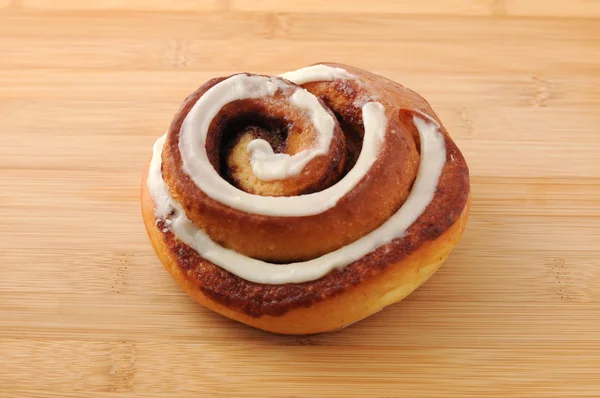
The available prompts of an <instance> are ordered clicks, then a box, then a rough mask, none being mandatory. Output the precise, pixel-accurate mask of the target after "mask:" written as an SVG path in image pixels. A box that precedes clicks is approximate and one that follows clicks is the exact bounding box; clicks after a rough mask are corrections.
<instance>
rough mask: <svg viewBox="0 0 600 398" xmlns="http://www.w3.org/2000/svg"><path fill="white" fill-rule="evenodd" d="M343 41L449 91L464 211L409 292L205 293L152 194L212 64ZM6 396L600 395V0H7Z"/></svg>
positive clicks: (285, 61) (3, 1)
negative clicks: (190, 279) (315, 313)
mask: <svg viewBox="0 0 600 398" xmlns="http://www.w3.org/2000/svg"><path fill="white" fill-rule="evenodd" d="M319 61H337V62H343V63H349V64H353V65H356V66H359V67H363V68H366V69H370V70H373V71H375V72H379V73H382V74H384V75H386V76H387V77H389V78H392V79H394V80H397V81H399V82H401V83H403V84H405V85H406V86H408V87H410V88H412V89H414V90H416V91H418V92H419V93H421V94H422V95H423V96H425V98H427V99H428V100H429V101H430V103H431V104H432V106H433V108H434V109H435V110H436V112H437V113H438V114H439V116H440V118H441V119H442V121H443V122H444V124H445V125H446V127H447V129H448V131H449V132H450V133H451V134H452V135H453V136H454V138H455V140H456V142H457V143H458V144H459V146H460V148H461V149H462V151H463V153H464V154H465V156H466V158H467V160H468V162H469V166H470V169H471V173H472V190H473V202H472V210H471V216H470V220H469V224H468V227H467V231H466V233H465V235H464V238H463V240H462V242H461V243H460V245H459V246H458V247H457V248H456V249H455V251H454V252H453V253H452V255H451V256H450V258H449V259H448V261H447V262H446V263H445V264H444V265H443V266H442V268H441V269H440V270H439V271H438V272H437V273H436V274H435V275H434V276H433V277H432V278H431V279H430V280H429V281H428V282H427V283H426V284H425V285H424V286H422V287H421V288H420V289H419V290H417V291H416V292H415V293H414V294H412V295H411V296H410V297H409V298H407V299H406V300H404V301H402V302H401V303H399V304H396V305H394V306H392V307H389V308H388V309H386V310H384V311H382V312H380V313H378V314H376V315H374V316H372V317H371V318H368V319H367V320H364V321H362V322H360V323H358V324H355V325H353V326H351V327H349V328H347V329H345V330H343V331H341V332H338V333H334V334H327V335H318V336H310V337H307V336H303V337H285V336H275V335H270V334H267V333H263V332H260V331H257V330H254V329H250V328H248V327H246V326H243V325H241V324H237V323H235V322H233V321H229V320H227V319H225V318H222V317H221V316H218V315H216V314H213V313H211V312H209V311H208V310H205V309H203V308H202V307H200V306H199V305H196V304H195V303H193V302H192V301H191V299H189V298H188V297H187V296H186V295H185V294H184V293H183V292H182V291H181V290H180V289H179V288H178V287H177V286H176V284H175V283H174V282H173V281H172V279H171V278H170V277H169V276H168V274H167V273H166V272H165V271H164V270H163V268H162V267H161V265H160V264H159V262H158V260H157V259H156V257H155V255H154V254H153V252H152V249H151V247H150V244H149V242H148V240H147V237H146V233H145V231H144V228H143V225H142V221H141V215H140V210H139V204H138V195H139V184H140V177H141V172H142V169H143V167H144V165H145V162H146V161H147V160H148V158H149V156H150V151H151V146H152V144H153V142H154V140H155V139H156V138H157V137H158V136H159V135H160V134H161V133H162V132H164V130H165V129H166V128H167V126H168V124H169V123H170V120H171V117H172V116H173V114H174V113H175V111H176V110H177V108H178V107H179V104H180V103H181V101H182V100H183V99H184V98H185V97H186V96H187V94H189V93H190V92H191V91H193V90H194V89H195V88H196V87H197V86H198V85H200V84H201V83H203V82H204V81H205V80H207V79H208V78H211V77H215V76H221V75H226V74H229V73H233V72H239V71H248V72H257V73H267V74H271V73H280V72H283V71H286V70H291V69H295V68H297V67H301V66H305V65H308V64H311V63H314V62H319ZM0 122H1V126H2V128H1V134H2V145H0V227H1V228H0V231H1V232H0V397H11V398H12V397H19V398H21V397H22V398H28V397H31V398H33V397H36V398H38V397H86V398H94V397H103V396H120V397H126V398H130V397H188V396H189V397H192V396H194V397H196V396H227V397H229V396H244V397H267V396H269V397H270V396H290V397H291V396H315V397H316V396H322V397H334V396H356V397H401V396H402V397H408V396H410V397H429V396H444V397H466V396H472V397H482V396H503V397H507V396H514V397H524V396H531V397H584V396H585V397H590V396H600V157H599V155H598V153H599V152H600V129H599V126H600V2H598V1H585V0H571V1H558V0H556V1H555V0H550V1H542V0H539V1H536V0H465V1H462V0H460V1H459V0H450V1H442V0H439V1H421V2H419V1H392V0H386V1H379V2H360V1H354V0H329V1H317V0H309V1H289V2H284V1H279V0H254V1H242V0H181V1H176V2H175V1H173V2H171V1H166V0H123V1H117V0H95V1H91V0H89V1H84V0H79V1H77V0H12V1H11V0H0Z"/></svg>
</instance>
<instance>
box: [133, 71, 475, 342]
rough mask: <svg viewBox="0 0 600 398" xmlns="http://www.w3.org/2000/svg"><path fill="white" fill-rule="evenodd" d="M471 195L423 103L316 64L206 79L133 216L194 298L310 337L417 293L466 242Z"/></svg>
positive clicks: (161, 152) (164, 146)
mask: <svg viewBox="0 0 600 398" xmlns="http://www.w3.org/2000/svg"><path fill="white" fill-rule="evenodd" d="M469 192H470V189H469V172H468V167H467V164H466V161H465V159H464V157H463V156H462V154H461V153H460V151H459V150H458V148H457V147H456V145H455V144H454V143H453V141H452V140H451V138H450V136H449V135H448V134H447V132H446V131H445V129H444V128H443V126H442V124H441V122H440V121H439V120H438V118H437V116H436V115H435V114H434V113H433V110H432V109H431V107H430V106H429V104H428V103H427V102H426V101H425V100H424V99H423V98H422V97H420V96H419V95H418V94H416V93H414V92H413V91H411V90H409V89H407V88H405V87H403V86H401V85H399V84H397V83H395V82H392V81H390V80H388V79H386V78H384V77H382V76H379V75H376V74H373V73H370V72H367V71H364V70H361V69H358V68H354V67H350V66H347V65H340V64H317V65H313V66H309V67H306V68H302V69H299V70H297V71H294V72H289V73H284V74H282V75H280V76H262V75H254V74H248V73H240V74H235V75H232V76H229V77H225V78H216V79H212V80H210V81H208V82H206V83H205V84H203V85H202V86H201V87H200V88H199V89H198V90H196V91H195V92H194V93H193V94H191V95H190V96H189V97H188V98H187V99H186V101H185V102H184V104H183V105H182V107H181V108H180V110H179V111H178V113H177V114H176V116H175V118H174V119H173V122H172V123H171V126H170V128H169V130H168V132H167V133H166V134H165V135H164V136H163V137H161V138H159V139H158V140H157V141H156V143H155V145H154V154H153V157H152V160H151V161H150V164H149V166H148V168H147V171H146V173H145V175H144V183H143V184H142V209H143V215H144V220H145V224H146V228H147V231H148V234H149V236H150V239H151V241H152V244H153V247H154V249H155V251H156V253H157V254H158V256H159V258H160V259H161V261H162V263H163V265H164V266H165V268H166V269H167V270H168V271H169V272H170V273H171V275H172V276H173V277H174V278H175V279H176V280H177V281H178V283H179V284H180V285H181V286H182V287H183V288H184V290H186V291H187V292H188V293H189V294H190V295H191V296H192V297H194V298H195V299H196V300H197V301H198V302H200V303H201V304H203V305H205V306H207V307H208V308H211V309H213V310H215V311H217V312H219V313H221V314H223V315H225V316H228V317H230V318H233V319H236V320H238V321H241V322H244V323H246V324H249V325H252V326H255V327H258V328H261V329H264V330H269V331H273V332H279V333H294V334H304V333H317V332H323V331H329V330H334V329H338V328H340V327H343V326H346V325H348V324H350V323H352V322H355V321H356V320H358V319H362V318H364V317H366V316H368V315H370V314H372V313H373V312H376V311H378V310H379V309H381V308H383V307H385V306H387V305H389V304H391V303H393V302H396V301H399V300H400V299H402V298H403V297H405V296H406V295H407V294H409V293H410V292H412V291H413V290H414V289H415V288H417V287H418V286H419V285H420V284H421V283H423V282H424V281H425V280H426V279H427V278H428V277H429V276H430V275H431V274H433V272H435V270H436V269H437V267H438V266H439V265H440V264H441V263H442V262H443V261H444V259H445V258H446V256H447V255H448V254H449V253H450V251H451V249H452V248H453V247H454V245H456V243H457V242H458V240H459V238H460V236H461V235H462V231H463V229H464V226H465V224H466V219H467V213H468V204H469Z"/></svg>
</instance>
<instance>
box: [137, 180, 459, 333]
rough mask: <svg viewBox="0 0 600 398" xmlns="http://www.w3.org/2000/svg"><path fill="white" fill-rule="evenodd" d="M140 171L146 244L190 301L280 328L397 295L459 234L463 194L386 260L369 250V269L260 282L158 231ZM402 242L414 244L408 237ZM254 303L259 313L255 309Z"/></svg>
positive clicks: (303, 325)
mask: <svg viewBox="0 0 600 398" xmlns="http://www.w3.org/2000/svg"><path fill="white" fill-rule="evenodd" d="M146 178H147V170H146V172H145V173H144V176H143V179H142V195H141V197H142V213H143V218H144V223H145V225H146V230H147V232H148V236H149V237H150V241H151V243H152V247H153V248H154V251H155V252H156V254H157V256H158V257H159V259H160V261H161V263H162V264H163V266H164V267H165V269H166V270H167V271H168V272H169V274H170V275H171V276H172V277H173V278H174V279H175V281H176V282H177V284H178V285H179V286H181V287H182V288H183V289H184V290H185V291H186V293H188V294H189V295H190V296H191V297H192V298H193V299H194V300H196V301H197V302H198V303H200V304H202V305H203V306H205V307H207V308H209V309H211V310H213V311H215V312H217V313H219V314H221V315H223V316H226V317H228V318H231V319H234V320H236V321H239V322H243V323H245V324H247V325H250V326H253V327H256V328H259V329H263V330H266V331H269V332H273V333H282V334H314V333H322V332H328V331H334V330H337V329H339V328H343V327H345V326H348V325H350V324H352V323H354V322H357V321H359V320H361V319H363V318H365V317H367V316H369V315H371V314H373V313H375V312H377V311H379V310H381V309H383V308H384V307H386V306H388V305H390V304H393V303H395V302H397V301H400V300H402V299H403V298H404V297H406V296H407V295H408V294H410V293H411V292H412V291H413V290H415V289H416V288H417V287H419V286H420V285H421V284H422V283H424V282H425V281H426V280H427V279H428V278H429V277H430V276H431V275H433V273H434V272H435V271H436V270H437V269H438V267H439V266H440V265H441V264H442V263H443V262H444V260H445V259H446V257H447V256H448V255H449V254H450V252H451V250H452V249H453V247H454V246H455V245H456V244H457V243H458V241H459V240H460V237H461V235H462V233H463V231H464V228H465V226H466V222H467V217H468V212H469V200H468V196H467V203H466V205H465V207H464V209H463V210H462V212H461V213H460V214H459V216H458V218H456V219H455V221H454V223H453V224H452V225H450V226H449V228H447V229H446V230H445V231H444V232H443V233H441V234H439V235H437V238H435V239H433V240H429V241H427V242H426V243H424V244H423V245H422V246H420V247H419V249H418V250H413V251H412V252H410V254H407V255H406V256H404V257H402V258H400V259H397V260H396V261H394V262H393V263H389V264H387V265H383V260H384V258H385V255H383V256H381V255H380V256H377V255H375V256H374V257H375V258H373V260H374V261H376V260H377V259H379V262H373V264H374V265H375V267H374V269H373V270H370V269H369V268H370V267H369V265H368V264H364V263H363V264H362V267H361V266H360V264H356V263H355V264H353V265H352V266H348V267H345V268H344V270H342V271H341V272H340V271H336V272H332V273H330V274H328V275H327V276H325V277H324V278H321V279H319V280H317V281H314V282H309V283H305V284H293V285H276V286H274V285H263V284H255V283H251V282H247V281H245V280H243V279H241V278H239V277H237V276H235V275H233V274H231V273H229V272H227V271H225V270H223V269H221V268H219V267H217V266H216V265H214V264H212V263H210V262H208V261H206V260H204V259H202V258H201V257H200V256H198V255H197V254H196V253H195V252H194V251H193V250H191V249H190V248H189V247H187V246H186V245H184V244H181V242H178V241H177V240H176V239H174V237H173V235H172V234H171V233H170V232H166V233H165V232H163V231H162V227H161V225H157V223H156V219H155V217H154V205H153V203H152V199H151V198H150V194H149V192H148V188H147V187H146ZM437 232H439V230H438V231H435V232H434V233H433V234H432V235H430V237H432V236H434V235H436V234H437ZM404 247H406V248H409V247H412V248H413V249H414V248H415V246H414V244H406V245H405V246H404ZM350 267H353V268H354V269H352V268H350ZM357 268H361V270H359V269H357ZM361 271H362V272H361ZM259 309H262V311H264V312H262V313H258V312H257V311H259Z"/></svg>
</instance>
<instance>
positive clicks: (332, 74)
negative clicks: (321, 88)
mask: <svg viewBox="0 0 600 398" xmlns="http://www.w3.org/2000/svg"><path fill="white" fill-rule="evenodd" d="M279 77H283V78H284V79H287V80H289V81H291V82H293V83H296V84H300V85H301V84H304V83H310V82H329V81H332V80H336V79H342V80H344V79H352V78H353V77H354V75H353V74H351V73H349V72H348V71H347V70H345V69H342V68H332V67H331V66H327V65H313V66H307V67H306V68H301V69H298V70H295V71H292V72H287V73H282V74H281V75H279Z"/></svg>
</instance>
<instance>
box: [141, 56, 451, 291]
mask: <svg viewBox="0 0 600 398" xmlns="http://www.w3.org/2000/svg"><path fill="white" fill-rule="evenodd" d="M305 69H306V68H305ZM332 69H333V68H332ZM318 71H319V73H322V68H319V70H318ZM333 73H338V72H337V71H334V72H332V74H333ZM318 76H321V74H318ZM304 78H306V77H304ZM275 89H276V88H275ZM260 90H263V91H267V92H270V90H271V88H269V87H264V88H262V89H261V88H258V89H257V90H256V91H260ZM256 91H255V92H256ZM252 98H254V97H252ZM219 109H220V108H219ZM217 111H218V109H217ZM362 111H363V121H364V125H365V136H364V143H363V148H362V150H361V153H360V156H359V159H358V161H357V163H356V165H355V167H354V168H353V169H352V170H351V171H350V172H349V173H348V174H347V175H346V177H345V178H344V179H342V180H341V181H340V182H338V183H337V184H336V185H334V186H333V187H331V188H329V189H327V190H325V191H321V192H320V193H317V194H312V195H304V196H300V197H292V198H268V197H258V198H259V199H266V201H265V202H263V201H262V200H258V201H257V202H255V203H269V205H271V206H278V204H277V205H276V203H280V202H281V203H283V205H281V206H282V207H279V208H278V209H279V210H276V211H275V213H277V212H282V210H281V209H283V212H284V213H285V211H286V210H287V211H289V210H290V208H289V207H286V206H292V205H291V203H293V202H294V201H288V200H287V199H297V198H303V197H313V198H314V197H319V199H318V200H324V201H326V202H327V203H326V204H325V205H323V203H319V202H318V200H314V199H313V200H311V201H308V202H307V203H308V204H309V205H310V203H312V204H313V208H308V209H307V208H303V209H300V210H301V211H300V212H299V213H298V215H306V214H318V213H320V212H322V211H324V210H326V209H327V208H330V207H331V206H333V205H335V203H336V202H337V201H338V200H339V198H340V197H341V196H343V194H345V192H348V191H349V190H350V189H352V187H353V186H354V185H355V184H356V182H358V180H360V178H362V177H363V176H364V174H365V173H366V171H368V169H369V167H370V166H371V164H372V163H373V162H374V160H375V159H376V157H377V154H378V152H379V147H380V145H381V142H382V140H383V139H384V138H385V129H386V125H387V120H386V118H385V109H384V107H383V106H382V105H381V104H379V103H376V102H369V103H367V104H365V105H364V106H363V109H362ZM215 114H216V113H215ZM419 114H421V113H420V112H419ZM421 115H422V117H423V118H421V117H418V116H413V122H414V123H415V126H416V127H417V130H418V132H419V136H420V138H421V159H420V163H419V170H418V173H417V177H416V179H415V182H414V184H413V187H412V190H411V192H410V194H409V196H408V198H407V199H406V201H405V203H404V204H403V205H402V207H400V209H399V210H398V211H397V212H396V213H395V214H394V215H392V216H391V217H390V218H389V219H388V220H387V221H386V222H385V223H384V224H382V225H381V226H380V227H379V228H377V229H375V230H373V231H372V232H370V233H369V234H367V235H365V236H363V237H362V238H360V239H358V240H356V241H354V242H352V243H351V244H349V245H346V246H344V247H342V248H340V249H338V250H335V251H333V252H330V253H327V254H325V255H323V256H321V257H319V258H315V259H313V260H309V261H304V262H298V263H291V264H272V263H268V262H264V261H261V260H257V259H253V258H250V257H247V256H244V255H242V254H239V253H237V252H235V251H232V250H229V249H226V248H223V247H222V246H219V245H218V244H216V243H215V242H213V241H212V240H211V239H210V237H209V236H208V235H206V234H205V233H204V231H202V230H201V229H200V228H198V227H197V226H196V225H195V224H194V223H193V222H192V221H191V220H189V219H188V218H187V216H186V214H185V212H184V211H183V208H182V207H181V205H180V204H179V203H178V202H177V201H175V200H174V199H173V198H172V197H171V195H170V193H169V188H168V186H167V185H166V183H165V181H164V180H163V178H162V172H161V153H162V149H163V146H164V142H165V139H166V134H165V135H164V136H162V137H160V138H159V139H158V140H157V141H156V143H155V144H154V151H153V152H154V153H153V157H152V161H151V163H150V170H149V175H148V179H147V185H148V189H149V191H150V194H151V196H152V199H153V201H154V204H155V215H156V217H157V218H158V219H161V220H163V222H164V226H165V229H169V230H171V231H172V232H173V234H174V235H175V236H176V237H177V238H178V239H179V240H181V241H182V242H183V243H185V244H187V245H188V246H190V247H191V248H193V249H194V250H195V251H196V252H198V253H199V254H200V255H201V256H202V257H203V258H205V259H206V260H208V261H210V262H212V263H214V264H216V265H217V266H219V267H221V268H223V269H225V270H227V271H229V272H232V273H233V274H235V275H237V276H239V277H240V278H243V279H246V280H248V281H251V282H256V283H263V284H285V283H301V282H307V281H312V280H316V279H319V278H321V277H323V276H324V275H326V274H327V273H329V272H330V271H332V270H333V269H335V268H339V267H344V266H346V265H348V264H350V263H352V262H354V261H356V260H358V259H360V258H361V257H364V256H365V255H367V254H368V253H370V252H372V251H373V250H375V249H377V248H378V247H380V246H382V245H385V244H387V243H389V242H391V241H392V240H393V239H397V238H402V237H403V236H404V235H405V233H406V231H407V229H408V228H409V227H410V226H411V225H412V224H413V223H414V222H415V221H416V220H417V218H418V217H419V216H420V215H421V214H422V213H423V212H424V211H425V209H426V208H427V206H429V204H430V203H431V201H432V199H433V197H434V195H435V190H436V188H437V184H438V181H439V177H440V175H441V173H442V169H443V167H444V164H445V161H446V147H445V142H444V136H443V135H442V134H441V132H440V131H439V125H438V124H437V122H436V121H435V120H434V119H432V118H430V117H429V116H428V115H425V114H421ZM213 117H214V116H213ZM210 120H212V117H211V118H210V119H209V121H210ZM180 149H181V142H180ZM205 156H206V155H205ZM210 169H211V170H213V171H214V169H212V167H210ZM204 177H205V176H203V178H204ZM219 178H220V177H219ZM338 185H342V187H341V188H339V189H336V187H338ZM226 186H229V187H231V186H230V185H228V184H227V185H226ZM201 188H202V189H204V188H203V187H201ZM211 188H215V187H214V186H211ZM205 192H206V191H205ZM240 192H243V191H240ZM243 193H244V194H246V193H245V192H243ZM319 194H322V195H319ZM246 195H248V194H246ZM337 195H340V196H337ZM249 196H251V197H254V195H249ZM225 198H226V199H227V198H229V199H228V200H231V198H230V197H228V196H225ZM239 198H240V199H239V200H240V203H241V201H242V200H246V198H245V195H240V197H239ZM242 198H243V199H242ZM327 199H328V200H327ZM224 203H225V204H228V203H226V202H224ZM286 203H287V204H286ZM238 204H239V203H238ZM296 206H297V205H296ZM241 207H244V206H243V205H242V206H241ZM250 207H252V206H250ZM238 208H239V207H238ZM315 208H316V209H317V210H315ZM263 214H271V212H268V213H263Z"/></svg>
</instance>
